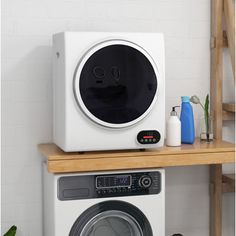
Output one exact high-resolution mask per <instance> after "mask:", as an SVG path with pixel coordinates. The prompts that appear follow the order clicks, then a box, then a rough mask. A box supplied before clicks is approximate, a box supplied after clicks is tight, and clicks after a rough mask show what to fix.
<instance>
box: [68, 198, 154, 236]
mask: <svg viewBox="0 0 236 236" xmlns="http://www.w3.org/2000/svg"><path fill="white" fill-rule="evenodd" d="M78 235H80V236H152V235H153V234H152V229H151V226H150V224H149V222H148V220H147V218H146V217H145V215H144V214H143V213H142V212H141V211H140V210H139V209H138V208H136V207H135V206H133V205H131V204H129V203H126V202H122V201H107V202H103V203H99V204H97V205H94V206H92V207H91V208H89V209H87V210H86V211H85V212H84V213H83V214H82V215H81V216H80V217H79V218H78V219H77V220H76V222H75V223H74V225H73V226H72V229H71V231H70V234H69V236H78Z"/></svg>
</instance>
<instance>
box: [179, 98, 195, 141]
mask: <svg viewBox="0 0 236 236" xmlns="http://www.w3.org/2000/svg"><path fill="white" fill-rule="evenodd" d="M181 100H182V105H181V114H180V121H181V143H187V144H193V143H194V140H195V130H194V119H193V108H192V106H191V104H190V98H189V97H188V96H183V97H181Z"/></svg>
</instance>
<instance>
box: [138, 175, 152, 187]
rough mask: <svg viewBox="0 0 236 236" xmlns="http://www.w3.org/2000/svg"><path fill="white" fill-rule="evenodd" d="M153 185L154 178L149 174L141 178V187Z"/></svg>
mask: <svg viewBox="0 0 236 236" xmlns="http://www.w3.org/2000/svg"><path fill="white" fill-rule="evenodd" d="M151 185H152V178H151V177H150V176H148V175H143V176H141V178H140V179H139V186H140V187H141V188H149V187H150V186H151Z"/></svg>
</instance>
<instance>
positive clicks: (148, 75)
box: [73, 40, 159, 128]
mask: <svg viewBox="0 0 236 236" xmlns="http://www.w3.org/2000/svg"><path fill="white" fill-rule="evenodd" d="M158 78H159V73H158V69H157V66H156V64H155V62H154V60H153V59H152V57H151V56H150V55H149V53H148V52H147V51H145V50H144V49H143V48H142V47H140V46H138V45H136V44H134V43H131V42H128V41H125V40H109V41H105V42H102V43H100V44H98V45H96V46H94V47H93V48H92V49H90V50H89V51H88V52H87V53H85V55H84V57H83V58H82V59H81V60H80V61H79V63H78V65H77V68H76V70H75V74H74V84H73V89H74V95H75V99H76V102H77V104H78V106H79V108H80V109H81V110H82V111H83V112H84V114H85V115H87V117H89V118H90V119H91V120H93V121H94V122H96V123H98V124H99V125H102V126H106V127H111V128H122V127H127V126H130V125H133V124H135V123H137V122H139V121H140V120H142V119H143V118H144V117H145V116H146V115H147V114H148V113H149V112H150V111H151V109H152V107H153V105H154V103H155V101H156V99H157V91H158Z"/></svg>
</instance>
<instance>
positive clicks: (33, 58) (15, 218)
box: [2, 0, 234, 236]
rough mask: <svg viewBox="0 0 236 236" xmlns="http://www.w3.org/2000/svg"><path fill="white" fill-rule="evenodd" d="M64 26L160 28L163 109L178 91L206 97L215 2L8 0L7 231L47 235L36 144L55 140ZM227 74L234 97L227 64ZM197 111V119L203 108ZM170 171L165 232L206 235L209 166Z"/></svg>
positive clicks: (228, 206) (227, 228)
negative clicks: (56, 72)
mask: <svg viewBox="0 0 236 236" xmlns="http://www.w3.org/2000/svg"><path fill="white" fill-rule="evenodd" d="M65 30H75V31H79V30H81V31H92V30H95V31H157V32H158V31H159V32H163V33H164V34H165V40H166V85H167V86H166V92H167V93H166V94H167V95H166V115H169V111H170V109H171V106H173V105H178V104H179V103H180V96H181V95H193V94H197V95H199V96H200V97H201V98H202V99H203V98H204V97H205V95H206V94H207V93H208V92H209V78H210V74H209V73H210V72H209V71H210V67H209V60H210V51H209V38H210V36H209V35H210V0H198V1H196V0H175V1H173V0H146V1H141V0H135V1H134V0H120V1H112V0H100V1H95V0H50V1H48V0H41V1H39V0H3V1H2V33H3V37H2V166H3V168H2V233H3V232H4V231H5V230H6V229H7V228H8V227H9V226H11V225H12V224H16V225H17V226H18V228H19V231H18V234H17V235H18V236H42V219H41V218H42V215H41V212H42V203H41V202H42V196H41V195H42V185H41V184H42V183H41V156H40V155H39V154H38V152H37V147H36V145H37V144H38V143H41V142H50V141H51V140H52V96H51V94H52V85H51V35H52V34H53V33H55V32H58V31H65ZM226 60H228V59H227V56H226ZM225 73H226V75H227V80H226V88H227V90H225V91H224V95H225V97H226V99H227V100H228V101H229V100H232V99H234V91H233V90H232V85H231V83H232V81H231V78H230V77H231V74H230V73H231V71H230V68H229V66H228V67H226V69H225ZM194 110H195V119H196V123H198V119H199V116H200V113H201V109H200V108H199V107H196V106H195V107H194ZM196 129H197V130H198V125H197V127H196ZM233 129H234V125H233V124H232V123H229V124H228V125H227V126H226V128H225V129H224V135H225V138H226V139H229V140H234V132H233ZM197 132H198V131H197ZM166 174H167V177H166V178H167V186H166V195H167V201H166V202H167V204H166V207H167V212H166V215H167V217H166V228H167V233H166V235H167V236H170V235H171V234H173V233H176V232H180V233H183V234H184V235H185V236H199V235H201V236H207V235H209V234H208V233H209V232H208V231H209V230H208V224H209V220H208V219H209V210H208V207H209V195H208V183H207V182H208V168H207V167H206V166H202V167H196V168H193V167H185V168H168V169H167V172H166ZM233 202H234V201H233V195H232V194H228V195H227V196H226V197H224V216H225V219H224V235H225V236H226V235H227V236H231V235H233V234H234V223H233V222H234V221H233V215H234V212H233V210H232V209H233V208H232V205H233Z"/></svg>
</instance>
